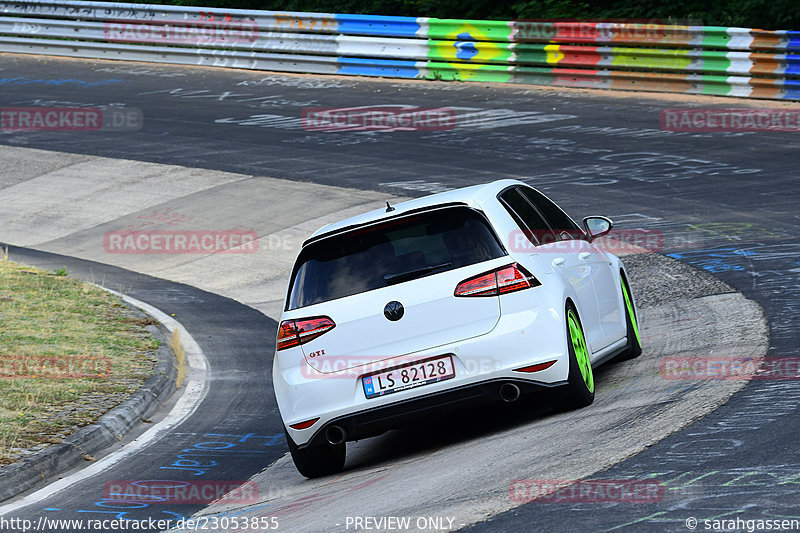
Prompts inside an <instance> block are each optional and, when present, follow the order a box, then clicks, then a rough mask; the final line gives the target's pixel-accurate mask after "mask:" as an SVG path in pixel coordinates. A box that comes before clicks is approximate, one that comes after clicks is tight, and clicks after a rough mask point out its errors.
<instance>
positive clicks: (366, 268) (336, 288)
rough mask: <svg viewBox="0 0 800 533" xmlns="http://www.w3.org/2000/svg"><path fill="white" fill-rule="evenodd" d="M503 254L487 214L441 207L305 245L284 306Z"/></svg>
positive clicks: (289, 307) (331, 297)
mask: <svg viewBox="0 0 800 533" xmlns="http://www.w3.org/2000/svg"><path fill="white" fill-rule="evenodd" d="M504 255H506V252H505V250H504V249H503V247H502V246H501V244H500V242H499V241H498V239H497V236H496V235H495V233H494V232H493V231H492V230H491V228H490V227H489V223H488V222H487V220H486V218H485V217H484V216H483V215H482V214H481V213H479V212H478V211H475V210H473V209H470V208H469V207H461V206H455V207H446V208H440V209H435V210H432V211H425V212H422V213H416V214H413V215H410V216H406V217H402V218H399V219H396V220H392V221H390V222H386V223H383V224H378V225H374V226H369V227H366V228H360V229H355V230H351V231H347V232H345V233H341V234H338V235H334V236H331V237H326V238H323V239H320V240H319V241H315V242H312V243H309V244H308V245H307V246H305V247H304V248H303V249H302V250H301V252H300V256H299V257H298V258H297V262H296V263H295V268H294V271H293V273H292V280H291V284H290V292H289V298H288V299H287V305H286V309H287V310H292V309H297V308H300V307H305V306H307V305H312V304H317V303H322V302H327V301H329V300H335V299H337V298H344V297H345V296H351V295H353V294H359V293H362V292H366V291H371V290H374V289H379V288H381V287H386V286H388V285H393V284H398V283H405V282H407V281H410V280H412V279H418V278H421V277H424V276H429V275H432V274H438V273H440V272H446V271H448V270H453V269H456V268H461V267H464V266H467V265H472V264H475V263H480V262H483V261H488V260H490V259H495V258H497V257H503V256H504Z"/></svg>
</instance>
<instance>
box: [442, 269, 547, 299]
mask: <svg viewBox="0 0 800 533" xmlns="http://www.w3.org/2000/svg"><path fill="white" fill-rule="evenodd" d="M538 285H541V283H539V280H538V279H536V278H535V277H534V276H533V274H531V273H530V272H528V271H527V270H525V269H524V268H523V267H522V266H521V265H519V264H518V263H513V264H511V265H507V266H504V267H501V268H498V269H497V270H492V271H491V272H486V273H484V274H478V275H477V276H474V277H471V278H468V279H465V280H464V281H462V282H461V283H459V284H458V286H457V287H456V290H455V292H454V293H453V294H454V295H455V296H499V295H501V294H507V293H509V292H515V291H521V290H523V289H528V288H530V287H536V286H538Z"/></svg>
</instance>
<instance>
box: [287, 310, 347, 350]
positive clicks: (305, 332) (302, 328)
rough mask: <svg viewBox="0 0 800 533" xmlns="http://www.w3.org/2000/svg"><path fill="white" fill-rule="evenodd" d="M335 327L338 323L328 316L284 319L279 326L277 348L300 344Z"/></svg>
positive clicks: (292, 346)
mask: <svg viewBox="0 0 800 533" xmlns="http://www.w3.org/2000/svg"><path fill="white" fill-rule="evenodd" d="M335 327H336V324H335V323H334V322H333V320H331V319H330V318H328V317H326V316H316V317H311V318H299V319H297V320H284V321H283V322H281V325H280V326H278V340H277V342H276V349H277V350H278V351H280V350H285V349H287V348H294V347H295V346H300V345H301V344H304V343H306V342H310V341H312V340H314V339H316V338H317V337H319V336H320V335H323V334H325V333H327V332H329V331H330V330H332V329H333V328H335Z"/></svg>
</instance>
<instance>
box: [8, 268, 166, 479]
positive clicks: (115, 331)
mask: <svg viewBox="0 0 800 533" xmlns="http://www.w3.org/2000/svg"><path fill="white" fill-rule="evenodd" d="M66 274H67V272H66V269H65V268H63V269H58V270H56V271H55V272H48V271H46V270H40V269H36V268H31V267H27V266H23V265H19V264H16V263H14V262H11V261H9V260H8V259H7V258H6V257H4V256H3V255H2V254H0V467H2V465H4V464H10V463H13V462H15V461H17V460H19V459H20V458H21V457H22V456H24V455H25V454H26V453H29V452H32V451H36V450H38V449H41V448H43V447H45V446H46V445H47V444H49V443H57V442H61V440H62V439H63V438H64V437H66V436H68V435H69V434H71V433H73V432H74V431H75V430H76V429H78V428H80V427H82V426H85V425H87V424H91V423H93V422H95V421H96V420H97V419H98V418H99V417H100V416H101V415H102V414H103V413H105V412H106V411H108V410H109V409H111V408H113V407H114V406H116V405H117V404H119V403H120V402H122V401H123V400H124V399H125V398H127V396H128V395H129V394H130V393H132V392H133V391H135V390H136V389H137V388H138V387H139V386H140V385H141V384H142V383H143V382H144V381H145V380H146V379H147V377H148V376H149V375H150V374H151V372H152V370H153V367H154V366H155V358H156V350H157V348H158V344H159V343H158V341H157V340H156V339H154V338H153V336H152V335H151V334H150V332H148V331H147V329H146V326H147V325H149V324H152V323H154V322H152V320H151V319H149V318H143V317H141V316H140V315H137V314H136V313H135V312H133V311H132V310H130V309H129V308H128V307H127V306H126V305H125V304H124V303H123V302H122V301H120V300H119V299H118V298H117V297H115V296H113V295H111V294H109V293H107V292H106V291H103V290H102V289H99V288H97V287H94V286H91V285H87V284H84V283H81V282H79V281H76V280H73V279H70V278H68V277H66Z"/></svg>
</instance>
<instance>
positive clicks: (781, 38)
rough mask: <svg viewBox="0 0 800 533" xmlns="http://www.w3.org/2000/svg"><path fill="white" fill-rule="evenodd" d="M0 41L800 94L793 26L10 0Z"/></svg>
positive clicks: (392, 72)
mask: <svg viewBox="0 0 800 533" xmlns="http://www.w3.org/2000/svg"><path fill="white" fill-rule="evenodd" d="M0 52H14V53H26V54H43V55H57V56H68V57H78V58H91V59H117V60H131V61H148V62H160V63H175V64H184V65H202V66H220V67H232V68H245V69H254V70H272V71H284V72H307V73H313V74H346V75H362V76H388V77H400V78H422V79H440V80H462V81H484V82H486V81H489V82H501V83H526V84H537V85H552V86H571V87H594V88H607V89H629V90H650V91H668V92H682V93H690V94H716V95H728V96H742V97H756V98H778V99H794V100H800V31H765V30H757V29H750V28H724V27H713V26H666V25H659V24H641V23H606V22H536V21H509V22H497V21H470V20H447V19H433V18H414V17H384V16H371V15H345V14H326V13H296V12H274V11H246V10H236V9H231V10H218V9H210V8H202V7H186V6H163V5H150V4H122V3H102V2H74V1H67V0H44V1H39V0H18V1H14V2H4V1H0Z"/></svg>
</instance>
